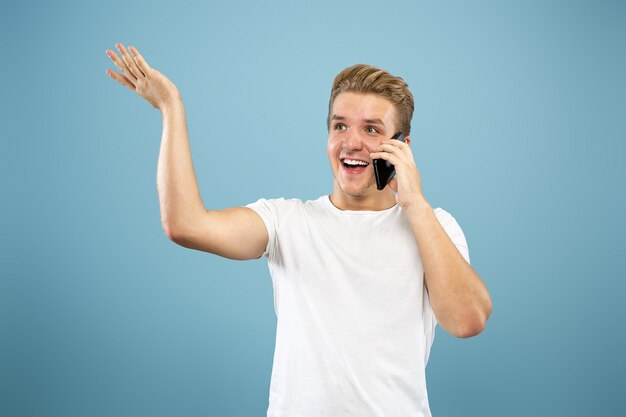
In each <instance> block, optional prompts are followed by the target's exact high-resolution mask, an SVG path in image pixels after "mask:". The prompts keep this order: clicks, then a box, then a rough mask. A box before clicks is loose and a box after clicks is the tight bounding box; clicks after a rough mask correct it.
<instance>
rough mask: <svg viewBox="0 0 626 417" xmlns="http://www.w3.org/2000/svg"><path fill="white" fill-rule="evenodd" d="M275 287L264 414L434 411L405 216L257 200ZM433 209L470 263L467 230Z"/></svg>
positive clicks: (359, 415)
mask: <svg viewBox="0 0 626 417" xmlns="http://www.w3.org/2000/svg"><path fill="white" fill-rule="evenodd" d="M247 207H249V208H251V209H253V210H254V211H255V212H256V213H258V214H259V215H260V216H261V218H262V219H263V222H264V223H265V226H266V227H267V232H268V235H269V241H268V244H267V248H266V251H265V253H264V254H263V256H266V257H267V258H268V265H269V270H270V274H271V276H272V282H273V286H274V308H275V311H276V317H277V329H276V347H275V350H274V365H273V369H272V377H271V382H270V393H269V407H268V410H267V416H268V417H352V416H354V417H418V416H419V417H426V416H428V417H430V415H431V414H430V409H429V406H428V394H427V391H426V376H425V367H426V363H427V362H428V355H429V352H430V347H431V345H432V343H433V339H434V336H435V325H436V324H437V322H436V319H435V315H434V313H433V311H432V308H431V306H430V302H429V299H428V292H427V291H426V289H425V288H424V269H423V266H422V263H421V258H420V254H419V251H418V248H417V243H416V242H415V238H414V237H413V233H412V230H411V228H410V225H409V223H408V220H407V219H406V217H405V216H404V214H403V212H402V209H401V208H400V207H398V206H397V205H396V206H394V207H392V208H390V209H387V210H381V211H350V210H340V209H338V208H336V207H335V206H334V205H333V204H332V203H331V202H330V199H329V196H323V197H320V198H318V199H317V200H313V201H306V202H302V201H300V200H296V199H291V200H285V199H283V198H280V199H272V200H266V199H260V200H258V201H256V202H254V203H251V204H248V205H247ZM434 212H435V215H436V217H437V219H438V220H439V222H440V223H441V225H442V226H443V228H444V229H445V231H446V233H447V234H448V236H450V238H451V239H452V241H453V242H454V244H455V245H456V247H457V248H458V250H459V252H460V253H461V254H462V255H463V257H464V258H465V259H466V260H467V262H469V253H468V248H467V243H466V240H465V236H464V235H463V231H462V230H461V228H460V227H459V225H458V224H457V222H456V220H455V219H454V217H452V216H451V215H450V214H449V213H447V212H446V211H445V210H443V209H441V208H436V209H435V210H434Z"/></svg>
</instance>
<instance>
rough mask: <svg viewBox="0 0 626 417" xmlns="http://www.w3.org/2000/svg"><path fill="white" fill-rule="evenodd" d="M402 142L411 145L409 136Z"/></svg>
mask: <svg viewBox="0 0 626 417" xmlns="http://www.w3.org/2000/svg"><path fill="white" fill-rule="evenodd" d="M404 142H405V143H406V144H407V145H410V144H411V137H410V136H407V137H405V138H404Z"/></svg>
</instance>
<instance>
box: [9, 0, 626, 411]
mask: <svg viewBox="0 0 626 417" xmlns="http://www.w3.org/2000/svg"><path fill="white" fill-rule="evenodd" d="M39 3H40V4H33V3H30V4H26V3H24V4H23V5H20V6H18V5H5V6H3V7H2V12H1V13H0V16H1V17H0V33H1V34H2V39H3V42H2V48H1V49H0V53H1V54H2V65H1V70H0V71H1V77H2V78H1V79H2V84H3V85H2V90H1V91H2V92H1V96H2V100H0V110H1V113H0V117H1V118H2V134H1V137H2V148H1V150H0V161H1V163H0V174H1V175H0V178H2V184H1V190H2V194H1V200H2V208H1V209H0V210H1V215H0V222H1V223H0V224H1V226H2V234H1V236H0V245H1V247H0V249H1V251H0V275H1V277H2V278H1V281H0V285H1V287H0V331H1V333H0V355H1V356H0V415H2V416H15V417H27V416H29V417H30V416H63V417H74V416H76V417H78V416H93V417H100V416H103V417H104V416H138V417H143V416H262V415H265V410H266V407H267V398H268V389H269V378H270V371H271V365H272V355H273V348H274V336H275V315H274V310H273V299H272V286H271V281H270V277H269V273H268V271H267V267H266V264H265V261H250V262H237V261H230V260H225V259H221V258H218V257H216V256H213V255H209V254H206V253H203V252H198V251H192V250H188V249H185V248H183V247H181V246H177V245H175V244H174V243H172V242H170V241H169V240H168V239H167V238H166V237H165V235H164V233H163V230H162V229H161V225H160V214H159V204H158V197H157V190H156V163H157V156H158V151H159V143H160V134H161V117H160V113H159V111H158V110H155V109H153V108H152V107H151V106H150V105H148V103H146V102H145V101H144V100H143V99H142V98H141V97H139V96H138V95H135V94H133V93H132V92H130V91H129V90H126V89H124V88H123V87H121V86H119V85H117V84H116V83H115V82H113V81H112V80H111V79H110V78H109V77H108V76H107V75H106V74H105V70H106V69H107V68H113V67H112V65H110V63H109V59H108V58H107V56H106V55H105V50H106V49H112V48H114V44H115V42H118V41H119V42H123V43H124V44H132V45H135V46H136V47H137V48H138V49H139V50H140V51H141V52H142V53H143V55H144V57H145V58H146V59H147V60H148V63H149V64H150V65H151V66H153V67H154V68H156V69H158V70H160V71H161V72H163V73H165V74H166V75H167V76H168V77H170V78H171V79H172V80H173V81H174V82H175V83H176V84H177V85H178V87H179V89H180V91H181V93H182V96H183V99H184V103H185V107H186V110H187V119H188V126H189V132H190V141H191V147H192V153H193V158H194V163H195V169H196V173H197V176H198V180H199V183H200V188H201V193H202V197H203V199H204V203H205V205H206V206H207V208H224V207H230V206H234V205H243V204H246V203H249V202H252V201H254V200H256V199H258V198H260V197H268V198H269V197H280V196H284V197H299V198H302V199H311V198H315V197H317V196H319V195H321V194H325V193H329V192H330V191H331V185H332V176H331V172H330V169H329V166H328V161H327V159H326V155H325V143H326V127H325V117H326V110H327V101H328V93H329V90H330V85H331V82H332V79H333V77H334V75H335V74H336V73H337V72H339V71H340V70H341V69H343V68H344V67H346V66H348V65H351V64H354V63H359V62H366V63H371V64H374V65H377V66H380V67H382V68H385V69H388V70H390V71H391V72H392V73H394V74H397V75H400V76H402V77H403V78H404V79H405V80H406V81H407V82H408V83H409V85H410V87H411V88H412V90H413V93H414V94H415V97H416V111H415V116H414V119H413V133H412V138H413V152H414V154H415V156H416V162H417V165H418V167H419V169H420V172H421V175H422V182H423V188H424V193H425V195H426V197H427V199H428V200H429V201H430V202H431V204H432V205H433V206H435V207H443V208H444V209H446V210H447V211H449V212H450V213H452V214H453V215H454V216H455V217H456V218H457V220H458V221H459V223H460V225H461V227H462V228H463V230H464V231H465V234H466V237H467V240H468V243H469V248H470V255H471V259H472V264H473V266H474V268H475V269H476V271H477V272H478V273H479V274H480V275H481V276H482V278H483V280H484V281H485V283H486V284H487V286H488V288H489V290H490V293H491V296H492V298H493V303H494V310H493V316H492V318H491V319H490V320H489V323H488V328H487V329H486V330H485V332H484V333H483V334H482V335H480V336H478V337H476V338H472V339H467V340H462V339H455V338H453V337H451V336H449V335H447V334H446V333H445V332H444V331H443V329H441V328H438V332H437V336H436V339H435V344H434V345H433V350H432V354H431V361H430V363H429V365H428V368H427V375H428V389H429V394H430V402H431V409H432V412H433V415H434V416H435V417H447V416H450V417H452V416H481V417H489V416H494V417H501V416H507V417H516V416H546V417H548V416H549V417H553V416H592V415H595V416H617V415H621V412H620V411H619V410H621V409H622V408H623V407H622V406H623V399H622V392H621V391H622V388H623V387H624V386H625V383H626V381H625V375H626V366H625V363H624V359H623V352H624V351H626V343H625V332H624V319H625V314H624V308H623V302H622V300H623V296H624V294H625V292H626V284H625V282H626V276H625V272H624V271H625V270H626V262H625V260H624V259H625V258H624V254H625V252H626V250H625V249H626V247H625V246H626V245H625V243H624V242H625V240H624V233H625V232H626V230H625V229H626V227H625V224H624V220H623V213H624V212H626V200H625V190H626V187H625V184H624V182H625V181H624V179H625V178H626V170H625V168H624V158H625V156H626V152H625V151H626V144H625V140H626V47H625V45H626V7H625V5H624V4H625V3H624V2H618V1H613V2H612V1H586V2H583V1H573V2H571V1H519V2H498V1H477V2H463V1H458V2H434V1H433V2H425V1H419V2H417V1H416V2H409V1H395V2H394V1H388V2H379V1H377V2H369V1H356V2H341V1H316V2H304V1H291V2H288V1H265V2H252V1H250V2H235V1H233V2H229V3H228V5H226V3H227V2H213V4H207V2H196V3H195V4H193V3H191V2H189V3H187V2H162V1H150V2H148V1H142V2H119V1H109V2H98V3H96V2H93V3H90V4H88V3H84V2H78V1H66V0H65V1H58V2H39ZM333 417H334V416H333Z"/></svg>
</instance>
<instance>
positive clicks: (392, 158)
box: [370, 152, 401, 165]
mask: <svg viewBox="0 0 626 417" xmlns="http://www.w3.org/2000/svg"><path fill="white" fill-rule="evenodd" d="M370 158H372V159H384V160H385V161H389V162H391V163H392V164H393V165H398V163H400V162H401V161H400V159H399V158H398V157H397V156H396V155H394V154H392V153H390V152H373V153H371V154H370Z"/></svg>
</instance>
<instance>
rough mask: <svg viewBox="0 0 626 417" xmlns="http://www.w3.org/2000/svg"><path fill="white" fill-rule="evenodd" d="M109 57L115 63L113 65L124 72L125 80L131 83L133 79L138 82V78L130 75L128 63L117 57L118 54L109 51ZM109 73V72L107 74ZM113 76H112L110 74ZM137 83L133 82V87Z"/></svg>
mask: <svg viewBox="0 0 626 417" xmlns="http://www.w3.org/2000/svg"><path fill="white" fill-rule="evenodd" d="M106 52H107V55H108V56H109V58H111V61H113V63H114V64H115V66H116V67H117V68H119V70H120V71H122V73H123V74H124V78H125V79H126V80H128V81H129V82H130V80H131V79H133V80H136V79H137V77H135V76H134V75H133V74H131V73H130V71H129V70H128V67H127V66H126V63H125V62H124V60H122V58H120V57H119V56H117V54H116V53H115V52H114V51H112V50H110V49H107V51H106ZM107 73H108V72H107ZM109 75H111V74H109ZM134 84H135V83H134V82H133V85H134Z"/></svg>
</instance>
